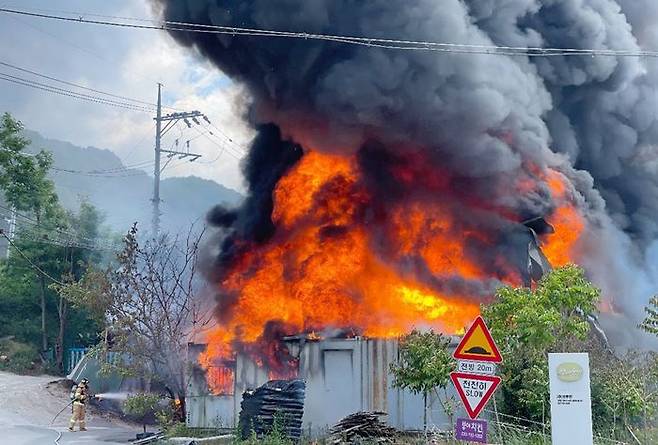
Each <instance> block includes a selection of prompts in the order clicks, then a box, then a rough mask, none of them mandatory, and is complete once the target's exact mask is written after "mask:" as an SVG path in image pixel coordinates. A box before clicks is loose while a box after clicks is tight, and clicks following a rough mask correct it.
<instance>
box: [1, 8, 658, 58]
mask: <svg viewBox="0 0 658 445" xmlns="http://www.w3.org/2000/svg"><path fill="white" fill-rule="evenodd" d="M0 12H5V13H9V14H18V15H24V16H30V17H38V18H45V19H52V20H60V21H67V22H75V23H86V24H94V25H104V26H116V27H122V28H135V29H151V30H162V31H175V32H195V33H206V34H225V35H232V36H238V35H242V36H256V37H277V38H295V39H304V40H323V41H331V42H336V43H343V44H350V45H361V46H367V47H376V48H383V49H396V50H413V51H436V52H444V53H460V54H485V55H503V56H527V57H554V56H578V55H579V56H609V57H658V52H657V51H646V50H637V49H632V50H613V49H586V48H541V47H514V46H500V45H474V44H459V43H444V42H431V41H422V40H403V39H384V38H377V37H361V36H340V35H331V34H318V33H309V32H293V31H277V30H271V29H261V28H242V27H232V26H219V25H208V24H200V23H189V22H177V21H167V20H153V19H138V18H130V17H117V16H99V15H97V14H80V13H73V12H70V13H67V14H70V15H73V14H75V15H76V17H67V16H63V15H54V14H42V13H37V12H30V11H26V10H17V9H9V8H0ZM84 15H87V16H97V17H105V18H111V19H114V20H122V21H109V20H92V19H85V18H84ZM131 22H140V24H138V23H131Z"/></svg>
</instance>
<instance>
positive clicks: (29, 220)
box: [0, 205, 98, 244]
mask: <svg viewBox="0 0 658 445" xmlns="http://www.w3.org/2000/svg"><path fill="white" fill-rule="evenodd" d="M0 209H3V210H5V211H9V212H12V209H10V208H8V207H5V206H3V205H0ZM14 214H15V215H16V216H18V217H20V218H22V219H23V220H24V221H23V222H24V223H27V224H30V225H31V226H32V227H33V228H34V227H36V228H40V229H43V230H49V231H56V232H58V233H60V234H62V235H66V236H69V237H71V238H74V239H78V240H85V241H87V242H91V243H93V244H97V243H98V240H94V239H91V238H87V237H84V236H81V235H79V234H77V233H71V232H68V231H66V230H64V229H59V228H45V227H43V226H42V225H41V223H40V222H39V221H37V220H36V219H34V218H31V217H29V216H27V215H24V214H22V213H18V212H14Z"/></svg>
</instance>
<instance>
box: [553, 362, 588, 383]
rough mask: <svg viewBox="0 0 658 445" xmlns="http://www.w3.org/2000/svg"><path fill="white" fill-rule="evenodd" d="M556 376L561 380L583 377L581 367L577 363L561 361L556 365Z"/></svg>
mask: <svg viewBox="0 0 658 445" xmlns="http://www.w3.org/2000/svg"><path fill="white" fill-rule="evenodd" d="M557 378H558V379H560V380H562V381H563V382H577V381H578V380H580V379H582V378H583V368H582V366H580V365H579V364H578V363H562V364H561V365H559V366H558V367H557Z"/></svg>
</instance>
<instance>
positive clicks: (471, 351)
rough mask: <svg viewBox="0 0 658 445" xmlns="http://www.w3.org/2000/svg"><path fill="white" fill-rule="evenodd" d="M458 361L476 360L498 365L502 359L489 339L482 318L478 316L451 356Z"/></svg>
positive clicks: (492, 341)
mask: <svg viewBox="0 0 658 445" xmlns="http://www.w3.org/2000/svg"><path fill="white" fill-rule="evenodd" d="M453 357H455V358H456V359H458V360H477V361H481V362H494V363H500V362H502V361H503V358H502V357H501V355H500V351H498V347H497V346H496V343H495V342H494V340H493V338H492V337H491V333H490V332H489V328H488V327H487V325H486V324H485V322H484V320H483V319H482V317H480V316H478V317H477V318H476V319H475V321H474V322H473V324H472V325H471V327H470V328H469V329H468V331H467V332H466V334H464V337H463V338H462V341H461V342H459V346H457V349H455V353H454V354H453Z"/></svg>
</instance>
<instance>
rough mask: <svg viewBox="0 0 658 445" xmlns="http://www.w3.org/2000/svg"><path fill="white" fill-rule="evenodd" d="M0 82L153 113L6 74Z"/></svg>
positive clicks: (0, 77)
mask: <svg viewBox="0 0 658 445" xmlns="http://www.w3.org/2000/svg"><path fill="white" fill-rule="evenodd" d="M0 80H4V81H6V82H11V83H15V84H18V85H23V86H26V87H30V88H35V89H38V90H43V91H47V92H49V93H53V94H58V95H60V96H68V97H72V98H75V99H80V100H85V101H87V102H93V103H98V104H103V105H108V106H112V107H117V108H123V109H127V110H131V111H140V112H146V113H150V112H151V110H149V109H147V108H142V107H138V106H134V105H131V104H128V103H119V102H115V101H111V100H109V99H103V98H101V97H97V96H90V95H86V94H83V93H76V92H75V91H71V90H66V89H62V88H58V87H54V86H52V85H47V84H42V83H39V82H35V81H31V80H29V79H24V78H21V77H18V76H12V75H9V74H5V73H0Z"/></svg>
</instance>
